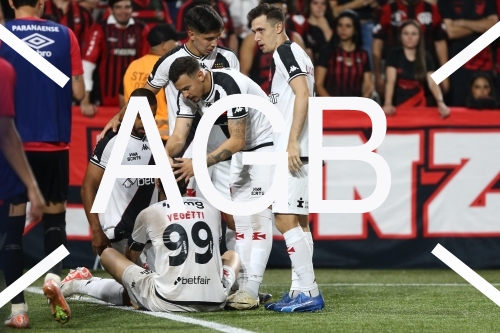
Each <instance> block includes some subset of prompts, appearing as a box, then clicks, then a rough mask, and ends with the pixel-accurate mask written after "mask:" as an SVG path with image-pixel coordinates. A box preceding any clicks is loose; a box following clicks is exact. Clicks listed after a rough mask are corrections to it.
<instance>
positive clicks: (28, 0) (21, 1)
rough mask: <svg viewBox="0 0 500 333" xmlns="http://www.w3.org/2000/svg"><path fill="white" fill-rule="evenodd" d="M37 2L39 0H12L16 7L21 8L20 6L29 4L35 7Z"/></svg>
mask: <svg viewBox="0 0 500 333" xmlns="http://www.w3.org/2000/svg"><path fill="white" fill-rule="evenodd" d="M37 2H38V0H12V3H13V4H14V8H15V9H19V7H23V6H29V7H33V8H35V7H36V4H37Z"/></svg>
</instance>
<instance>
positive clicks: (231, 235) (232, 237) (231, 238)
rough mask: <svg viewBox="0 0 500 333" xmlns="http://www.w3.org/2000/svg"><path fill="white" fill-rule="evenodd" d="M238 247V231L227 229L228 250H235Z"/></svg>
mask: <svg viewBox="0 0 500 333" xmlns="http://www.w3.org/2000/svg"><path fill="white" fill-rule="evenodd" d="M235 245H236V231H234V230H231V229H229V228H227V227H226V248H227V250H228V251H229V250H234V247H235Z"/></svg>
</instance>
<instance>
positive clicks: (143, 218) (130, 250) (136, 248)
mask: <svg viewBox="0 0 500 333" xmlns="http://www.w3.org/2000/svg"><path fill="white" fill-rule="evenodd" d="M147 217H148V209H147V208H146V209H144V210H143V211H141V212H140V213H139V215H137V218H136V219H135V223H134V230H133V231H132V235H131V236H130V237H129V239H128V246H127V248H126V249H125V257H126V258H127V259H129V260H130V261H132V262H133V263H135V262H137V258H139V256H140V255H141V253H142V250H144V247H145V246H146V242H147V240H148V235H147V229H146V223H147V221H148V220H147Z"/></svg>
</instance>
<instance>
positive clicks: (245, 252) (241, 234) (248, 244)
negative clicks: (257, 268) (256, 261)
mask: <svg viewBox="0 0 500 333" xmlns="http://www.w3.org/2000/svg"><path fill="white" fill-rule="evenodd" d="M234 224H235V229H236V237H235V238H236V244H235V246H234V250H235V251H236V253H238V255H239V256H240V260H241V269H240V273H239V274H238V284H239V287H240V289H243V288H245V285H246V283H247V279H248V266H249V265H250V255H251V251H252V220H251V217H250V216H234Z"/></svg>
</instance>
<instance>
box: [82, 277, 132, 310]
mask: <svg viewBox="0 0 500 333" xmlns="http://www.w3.org/2000/svg"><path fill="white" fill-rule="evenodd" d="M124 290H125V289H124V288H123V286H122V285H121V284H119V283H118V282H116V281H115V280H113V279H96V278H92V279H91V280H75V281H73V292H74V293H75V294H83V295H89V296H92V297H94V298H97V299H100V300H102V301H104V302H108V303H111V304H115V305H125V304H123V291H124Z"/></svg>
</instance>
